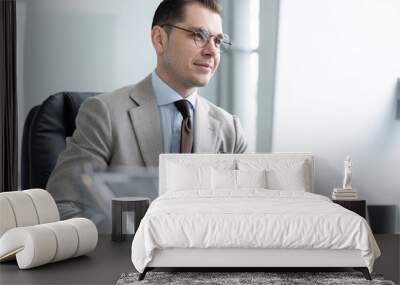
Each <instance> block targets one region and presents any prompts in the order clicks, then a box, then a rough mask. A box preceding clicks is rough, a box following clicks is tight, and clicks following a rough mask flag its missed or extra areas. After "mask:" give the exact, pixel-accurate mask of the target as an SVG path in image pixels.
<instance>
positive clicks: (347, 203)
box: [332, 200, 366, 219]
mask: <svg viewBox="0 0 400 285" xmlns="http://www.w3.org/2000/svg"><path fill="white" fill-rule="evenodd" d="M332 202H334V203H336V204H339V205H340V206H342V207H344V208H346V209H348V210H350V211H353V212H354V213H356V214H359V215H360V216H361V217H363V218H364V219H365V217H366V214H365V212H366V202H365V200H332Z"/></svg>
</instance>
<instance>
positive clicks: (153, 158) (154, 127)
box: [129, 75, 162, 166]
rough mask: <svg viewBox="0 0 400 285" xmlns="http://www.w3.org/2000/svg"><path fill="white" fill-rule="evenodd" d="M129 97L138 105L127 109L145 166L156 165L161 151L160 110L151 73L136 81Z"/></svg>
mask: <svg viewBox="0 0 400 285" xmlns="http://www.w3.org/2000/svg"><path fill="white" fill-rule="evenodd" d="M130 97H131V99H132V100H133V101H134V102H135V103H136V104H137V105H138V106H136V107H134V108H132V109H130V110H129V115H130V117H131V121H132V125H133V129H134V131H135V134H136V138H137V141H138V144H139V149H140V152H141V154H142V157H143V161H144V163H145V165H146V166H158V157H159V154H160V153H161V152H162V137H161V126H160V112H159V110H158V107H157V102H156V99H155V95H154V91H153V86H152V83H151V75H150V76H148V77H147V78H146V79H144V80H143V81H142V82H140V83H138V84H137V85H136V87H135V88H134V90H133V91H132V93H131V94H130Z"/></svg>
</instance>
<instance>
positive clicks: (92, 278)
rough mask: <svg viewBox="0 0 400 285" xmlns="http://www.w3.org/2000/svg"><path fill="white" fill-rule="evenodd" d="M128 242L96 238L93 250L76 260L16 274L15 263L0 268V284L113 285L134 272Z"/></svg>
mask: <svg viewBox="0 0 400 285" xmlns="http://www.w3.org/2000/svg"><path fill="white" fill-rule="evenodd" d="M131 243H132V238H128V239H127V240H126V241H124V242H113V241H111V235H100V236H99V242H98V244H97V247H96V249H95V250H94V251H93V252H91V253H90V254H88V255H87V256H80V257H76V258H72V259H68V260H64V261H60V262H57V263H51V264H47V265H43V266H40V267H36V268H32V269H27V270H19V268H18V265H17V262H16V261H12V262H6V263H1V264H0V284H1V285H6V284H7V285H8V284H115V283H116V282H117V280H118V278H119V277H120V276H121V274H122V273H124V272H132V271H134V267H133V265H132V261H131V257H130V255H131Z"/></svg>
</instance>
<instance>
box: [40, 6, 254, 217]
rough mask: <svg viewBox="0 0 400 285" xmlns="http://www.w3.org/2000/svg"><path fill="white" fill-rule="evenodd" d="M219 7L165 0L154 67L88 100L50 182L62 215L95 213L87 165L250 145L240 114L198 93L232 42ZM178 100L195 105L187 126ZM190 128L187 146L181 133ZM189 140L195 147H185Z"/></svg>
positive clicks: (158, 16) (154, 35)
mask: <svg viewBox="0 0 400 285" xmlns="http://www.w3.org/2000/svg"><path fill="white" fill-rule="evenodd" d="M220 13H221V12H220V7H219V4H218V1H217V0H215V1H212V0H208V1H206V0H189V1H188V0H164V1H163V2H161V4H160V5H159V7H158V8H157V10H156V12H155V15H154V19H153V24H152V31H151V39H152V43H153V46H154V49H155V51H156V53H157V67H156V69H155V71H154V72H153V73H152V74H151V75H149V76H148V77H147V78H145V79H144V80H143V81H141V82H139V83H137V84H136V85H132V86H127V87H124V88H121V89H119V90H116V91H114V92H111V93H107V94H102V95H99V96H95V97H92V98H89V99H87V100H86V101H85V102H84V103H83V104H82V106H81V108H80V111H79V114H78V116H77V119H76V130H75V132H74V134H73V136H72V137H71V138H68V139H67V146H66V149H65V151H64V152H63V153H62V154H61V155H60V157H59V159H58V161H57V165H56V167H55V169H54V171H53V173H52V174H51V176H50V178H49V181H48V184H47V189H48V190H49V191H50V193H51V194H52V195H53V197H54V198H55V200H56V202H57V205H58V207H59V209H60V214H61V217H62V218H69V217H72V216H86V217H90V216H92V213H90V210H88V208H90V206H89V205H87V204H86V203H85V202H84V201H82V193H80V191H79V190H78V189H79V187H78V186H77V184H76V181H77V179H78V177H79V175H80V174H81V173H82V166H83V165H85V164H90V165H91V166H92V167H93V169H94V170H96V171H104V170H106V169H107V168H108V167H110V166H145V167H151V166H155V167H157V166H158V157H159V154H160V153H163V152H166V153H168V152H195V153H242V152H245V151H246V149H247V143H246V140H245V138H244V135H243V131H242V128H241V125H240V122H239V119H238V118H237V117H236V116H233V115H231V114H229V113H228V112H226V111H224V110H223V109H221V108H219V107H217V106H215V105H214V104H212V103H211V102H209V101H207V100H206V99H204V98H203V97H201V96H199V95H198V94H197V88H198V87H201V86H205V85H206V84H207V83H208V82H209V80H210V79H211V77H212V76H213V74H214V73H215V71H216V70H217V67H218V65H219V62H220V53H221V51H223V50H224V49H226V48H228V47H229V45H230V41H229V37H228V36H227V35H225V34H223V33H222V19H221V15H220ZM183 100H184V101H183ZM176 101H182V102H184V103H185V106H188V109H187V110H188V112H190V114H189V113H188V116H187V118H188V119H186V120H189V122H186V123H185V124H186V125H185V126H184V128H182V124H183V121H184V120H185V118H183V115H181V112H180V111H178V107H177V106H178V105H176ZM182 114H183V113H182ZM187 127H188V129H189V132H188V134H189V135H190V136H191V139H190V140H189V148H187V145H188V144H187V142H188V140H187V138H185V139H183V133H184V130H183V129H185V130H186V129H187ZM181 135H182V139H181ZM183 140H186V142H185V143H184V142H183ZM183 144H185V145H186V150H189V151H182V145H183ZM190 150H191V151H190ZM88 211H89V212H88Z"/></svg>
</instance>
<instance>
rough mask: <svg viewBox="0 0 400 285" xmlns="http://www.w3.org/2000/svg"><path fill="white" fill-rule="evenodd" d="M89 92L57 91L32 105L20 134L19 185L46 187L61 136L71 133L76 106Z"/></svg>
mask: <svg viewBox="0 0 400 285" xmlns="http://www.w3.org/2000/svg"><path fill="white" fill-rule="evenodd" d="M97 94H98V93H92V92H61V93H57V94H54V95H51V96H50V97H49V98H47V99H46V100H45V101H44V102H43V103H42V104H41V105H40V106H36V107H34V108H33V109H32V110H31V112H30V114H29V115H28V118H27V120H26V121H25V126H24V134H23V138H22V163H21V165H22V169H21V172H22V173H21V174H22V188H23V189H27V188H36V187H37V188H46V184H47V180H48V178H49V176H50V173H51V172H52V171H53V169H54V167H55V165H56V162H57V158H58V156H59V154H60V153H61V152H62V151H63V150H64V149H65V138H66V137H70V136H72V134H73V132H74V130H75V128H76V126H75V119H76V115H77V114H78V111H79V108H80V106H81V104H82V103H83V101H84V100H86V99H87V98H88V97H91V96H94V95H97Z"/></svg>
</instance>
